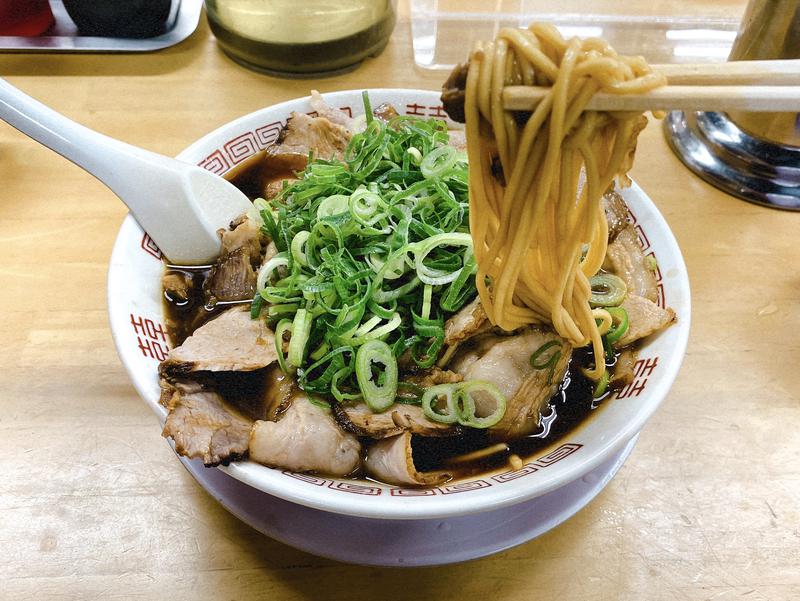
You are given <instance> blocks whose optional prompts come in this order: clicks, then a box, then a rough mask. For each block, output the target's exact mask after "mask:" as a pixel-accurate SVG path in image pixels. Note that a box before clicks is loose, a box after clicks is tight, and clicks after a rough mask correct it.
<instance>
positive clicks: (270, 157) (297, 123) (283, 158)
mask: <svg viewBox="0 0 800 601" xmlns="http://www.w3.org/2000/svg"><path fill="white" fill-rule="evenodd" d="M349 141H350V132H349V131H348V130H347V129H346V128H344V127H343V126H342V125H339V124H338V123H332V122H331V121H330V120H328V119H326V118H325V117H311V116H309V115H306V114H304V113H297V112H294V113H292V115H291V117H289V121H288V122H287V123H286V127H284V128H283V129H282V130H281V133H280V135H279V136H278V140H277V141H276V142H275V144H273V145H272V146H269V147H267V152H266V157H265V159H264V160H265V161H266V164H267V166H268V167H269V168H270V169H272V170H274V171H277V172H286V171H289V172H292V171H295V172H296V171H302V170H303V169H305V168H306V164H307V163H308V155H309V153H311V154H313V155H314V157H315V158H320V159H338V160H342V159H343V158H344V151H345V149H346V148H347V143H348V142H349Z"/></svg>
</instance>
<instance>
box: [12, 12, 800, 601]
mask: <svg viewBox="0 0 800 601" xmlns="http://www.w3.org/2000/svg"><path fill="white" fill-rule="evenodd" d="M654 4H661V5H663V4H665V3H663V2H662V3H654ZM697 4H698V5H711V4H715V5H718V4H720V3H714V2H711V0H708V1H706V2H698V3H697ZM721 4H723V5H725V6H733V5H736V6H737V7H738V8H741V4H742V3H741V2H738V3H733V2H723V3H721ZM401 6H403V4H402V3H401ZM403 14H404V15H406V14H407V13H406V12H404V13H403ZM411 64H412V63H411V47H410V35H409V26H408V20H407V18H406V17H405V16H403V18H402V19H401V21H400V22H399V23H398V27H397V30H396V31H395V34H394V36H393V38H392V41H391V43H390V45H389V47H388V48H387V49H386V51H385V52H384V53H383V54H382V55H381V56H380V57H379V58H377V59H375V60H370V61H368V62H367V63H365V64H364V65H363V66H362V67H360V68H359V69H357V70H356V71H354V72H352V73H350V74H346V75H341V76H337V77H332V78H329V79H321V80H318V81H313V82H310V81H307V80H305V81H304V80H299V81H298V80H284V79H275V78H270V77H265V76H262V75H258V74H255V73H251V72H249V71H246V70H244V69H242V68H240V67H238V66H236V65H234V64H233V63H231V62H230V61H229V60H228V59H227V58H225V57H224V56H223V55H222V54H221V52H220V51H219V49H218V48H217V46H216V44H215V42H214V39H213V37H212V36H211V34H210V33H209V32H208V30H207V27H206V26H205V24H203V25H201V28H200V29H199V30H198V32H197V33H196V34H195V35H194V36H193V37H191V38H190V39H189V40H188V41H187V42H185V43H183V44H181V45H179V46H177V47H176V48H172V49H170V50H167V51H164V52H159V53H156V54H149V55H141V56H112V55H104V56H92V55H41V56H33V55H24V54H23V55H11V54H5V55H0V75H2V76H3V77H6V78H7V79H8V80H9V81H10V82H11V83H12V84H14V85H16V86H18V87H20V88H21V89H23V90H24V91H26V92H28V93H29V94H31V95H33V96H34V97H37V98H39V99H41V100H42V101H43V102H45V103H47V104H49V105H51V106H53V107H54V108H55V109H57V110H59V111H62V112H63V113H65V114H66V115H68V116H70V117H72V118H74V119H76V120H78V121H80V122H82V123H84V124H86V125H88V126H89V127H92V128H95V129H98V130H99V131H102V132H104V133H107V134H109V135H111V136H115V137H119V138H121V139H124V140H126V141H128V142H131V143H133V144H137V145H141V146H144V147H146V148H149V149H152V150H155V151H158V152H162V153H165V154H170V155H174V154H176V153H177V152H179V151H180V150H181V149H182V148H184V147H186V146H187V145H188V144H189V143H190V142H192V141H193V140H195V139H197V138H199V137H200V136H202V135H203V134H205V133H206V132H208V131H210V130H212V129H214V128H215V127H217V126H219V125H221V124H223V123H225V122H227V121H229V120H231V119H233V118H235V117H237V116H239V115H242V114H244V113H248V112H251V111H253V110H255V109H257V108H260V107H262V106H265V105H269V104H272V103H275V102H279V101H282V100H286V99H289V98H294V97H297V96H302V95H305V94H306V93H307V92H308V89H309V88H310V87H311V86H314V87H317V88H319V89H320V90H321V91H323V92H325V91H332V90H338V89H349V88H362V87H377V86H387V87H419V88H431V89H436V88H438V86H439V85H440V83H441V75H440V74H436V73H429V72H423V71H420V70H417V69H415V68H414V67H413V66H411ZM639 146H640V148H639V153H638V155H637V161H636V166H635V167H634V170H633V176H634V178H635V179H636V180H637V181H638V182H639V184H641V186H642V187H643V188H644V189H645V190H646V191H648V192H649V194H650V195H651V197H652V198H653V200H654V201H655V202H656V204H657V205H658V206H659V208H660V210H661V211H662V212H663V214H664V216H665V217H666V219H667V221H668V222H669V224H670V226H671V227H672V229H673V231H674V232H675V235H676V236H677V238H678V242H679V243H680V245H681V247H682V249H683V253H684V256H685V258H686V262H687V265H688V269H689V275H690V279H691V282H692V298H693V311H694V314H693V323H692V333H691V337H690V341H689V349H688V353H687V355H686V360H685V362H684V364H683V368H682V370H681V372H680V375H679V376H678V379H677V381H676V383H675V386H674V387H673V389H672V391H671V393H670V394H669V397H668V398H667V399H666V401H665V402H664V404H663V406H662V407H661V409H660V410H659V411H658V413H657V415H656V416H655V417H654V418H653V419H652V421H651V422H650V423H649V424H648V425H647V427H646V428H645V429H644V431H643V433H642V435H641V438H640V440H639V443H638V445H637V446H636V448H635V450H634V452H633V454H632V455H631V457H630V459H629V460H628V461H627V463H626V464H625V466H624V467H623V468H622V470H621V471H620V472H619V474H618V475H617V477H616V478H615V479H614V480H613V481H612V482H611V483H610V484H609V486H608V487H607V488H606V489H605V490H604V491H603V492H602V493H601V494H600V495H599V496H598V497H597V498H596V499H595V500H593V501H592V502H591V503H590V504H589V505H588V506H587V507H586V508H585V509H584V510H582V511H581V512H580V513H578V514H577V515H576V516H575V517H574V518H572V519H571V520H569V521H568V522H566V523H565V524H563V525H562V526H560V527H558V528H556V529H555V530H553V531H551V532H549V533H547V534H545V535H544V536H542V537H540V538H538V539H537V540H534V541H532V542H530V543H527V544H524V545H522V546H519V547H517V548H514V549H512V550H510V551H506V552H504V553H500V554H498V555H495V556H493V557H490V558H486V559H482V560H478V561H473V562H469V563H466V564H461V565H454V566H449V567H438V568H425V569H407V570H395V569H375V568H363V567H357V566H347V565H343V564H338V563H336V562H332V561H328V560H323V559H319V558H316V557H313V556H310V555H307V554H305V553H302V552H300V551H296V550H294V549H291V548H289V547H286V546H283V545H281V544H280V543H277V542H274V541H272V540H270V539H268V538H266V537H264V536H262V535H260V534H258V533H257V532H255V531H253V530H251V529H250V528H249V527H247V526H246V525H244V524H242V523H240V522H239V521H238V520H237V519H236V518H234V517H232V516H231V515H229V514H228V513H227V512H226V511H225V509H223V508H222V507H221V506H220V505H218V504H217V503H216V502H215V501H214V500H213V499H212V498H211V497H210V496H208V495H207V494H206V493H205V492H204V491H203V490H202V489H201V488H200V487H199V486H198V485H197V484H196V483H195V482H194V480H192V478H191V477H190V476H189V474H188V473H187V472H186V471H185V470H184V469H183V468H182V467H181V465H180V464H179V462H178V461H177V460H176V459H175V457H174V455H173V453H172V451H171V450H170V448H169V446H168V445H167V444H166V443H165V441H164V440H163V439H162V438H161V436H160V431H159V426H158V423H157V420H156V417H155V416H154V415H153V414H152V413H151V412H150V410H149V409H148V408H147V407H146V406H145V404H144V403H143V402H141V401H140V400H139V398H138V397H137V395H136V392H135V391H134V389H133V387H132V386H131V385H130V383H129V381H128V378H127V376H126V374H125V372H124V370H123V368H122V366H121V365H120V363H119V361H118V359H117V355H116V353H115V350H114V346H113V343H112V340H111V334H110V332H109V328H108V324H107V317H106V270H107V264H108V259H109V255H110V252H111V246H112V243H113V241H114V238H115V235H116V232H117V229H118V227H119V224H120V223H121V221H122V219H123V217H124V216H125V208H124V206H123V205H122V204H121V203H120V202H119V201H117V200H116V198H115V197H114V196H113V195H112V194H111V193H110V192H109V191H108V190H107V189H105V188H104V187H103V186H102V185H101V184H99V183H98V182H97V181H95V180H94V179H92V177H90V176H89V175H87V174H85V173H84V172H83V171H81V170H80V169H79V168H77V167H75V166H73V165H72V164H70V163H68V162H67V161H65V160H64V159H62V158H61V157H59V156H57V155H55V154H53V153H51V152H50V151H48V150H46V149H44V148H43V147H41V146H39V145H37V144H36V143H34V142H32V141H31V140H29V139H27V138H25V137H24V136H22V135H21V134H18V133H17V132H16V131H14V130H12V129H11V128H10V127H7V126H5V125H4V124H2V123H0V291H1V292H0V391H2V392H1V393H0V394H2V405H0V407H2V412H0V599H2V600H4V601H5V600H20V599H26V600H27V599H37V600H38V599H103V600H105V599H196V600H223V599H224V600H228V599H237V600H238V599H241V600H249V599H260V598H267V599H277V600H281V601H283V600H286V601H292V600H311V599H314V600H317V599H325V600H328V599H329V600H335V601H338V600H350V599H373V600H374V599H414V600H429V599H464V600H476V601H477V600H485V599H493V600H498V601H500V600H515V601H517V600H519V601H521V600H528V599H559V600H572V599H575V600H586V601H591V600H599V599H623V600H650V599H654V600H662V599H663V600H673V599H675V600H677V599H715V600H718V599H726V600H727V599H747V600H750V601H753V600H756V599H771V600H790V599H800V503H799V500H800V335H799V333H800V269H799V268H798V265H800V244H799V243H798V239H799V238H798V236H799V232H800V214H791V213H785V212H778V211H773V210H769V209H766V208H762V207H758V206H754V205H750V204H747V203H744V202H741V201H738V200H735V199H733V198H731V197H729V196H726V195H725V194H723V193H721V192H719V191H717V190H715V189H714V188H712V187H710V186H708V185H706V184H705V183H703V182H702V181H700V180H699V179H698V178H696V177H694V176H693V175H691V174H690V173H689V172H688V171H687V170H686V169H684V168H683V166H682V165H681V163H680V162H679V161H678V160H677V159H676V158H675V157H674V156H673V155H672V154H671V153H670V151H669V150H668V148H667V146H666V144H665V142H664V139H663V137H662V134H661V129H660V127H659V125H658V124H651V125H650V126H649V127H648V128H647V130H646V131H645V132H644V134H643V135H642V137H641V140H640V145H639Z"/></svg>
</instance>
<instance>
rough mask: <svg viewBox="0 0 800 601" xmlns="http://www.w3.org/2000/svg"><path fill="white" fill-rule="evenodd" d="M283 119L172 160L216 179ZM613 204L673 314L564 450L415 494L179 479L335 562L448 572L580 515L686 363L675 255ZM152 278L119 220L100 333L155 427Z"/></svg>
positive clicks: (190, 465)
mask: <svg viewBox="0 0 800 601" xmlns="http://www.w3.org/2000/svg"><path fill="white" fill-rule="evenodd" d="M369 94H370V98H371V101H372V104H373V106H377V105H379V104H380V103H383V102H388V103H391V104H392V105H394V107H395V108H396V109H397V111H398V112H399V113H400V114H406V115H419V116H425V117H438V118H446V115H445V113H444V112H443V110H442V107H441V103H440V101H439V94H438V93H437V92H431V91H424V90H397V89H375V90H370V91H369ZM324 98H325V100H326V101H327V102H328V104H330V105H331V106H333V107H335V108H339V109H341V110H342V111H344V112H346V113H348V114H350V115H352V116H357V115H359V114H361V113H363V107H362V100H361V90H356V91H343V92H335V93H331V94H327V95H325V96H324ZM293 111H298V112H305V113H311V112H312V108H311V106H310V104H309V99H308V98H301V99H297V100H291V101H288V102H284V103H281V104H277V105H274V106H271V107H267V108H264V109H261V110H258V111H256V112H254V113H251V114H249V115H246V116H244V117H241V118H239V119H236V120H235V121H232V122H230V123H228V124H226V125H224V126H222V127H220V128H219V129H217V130H215V131H213V132H211V133H209V134H208V135H206V136H204V137H203V138H202V139H200V140H198V141H197V142H195V143H194V144H192V145H191V146H189V147H188V148H187V149H186V150H184V151H183V152H182V153H181V154H180V155H179V156H178V158H179V159H182V160H184V161H187V162H191V163H194V164H197V165H200V166H202V167H204V168H206V169H208V170H209V171H212V172H214V173H218V174H220V175H224V174H225V173H226V172H228V171H230V170H231V169H233V168H234V167H236V165H238V164H240V163H241V162H242V161H244V160H245V159H247V158H248V157H250V156H252V155H253V154H255V153H257V152H259V151H260V150H262V149H263V148H265V147H267V146H268V145H270V144H271V143H273V142H274V141H275V140H276V139H277V137H278V134H279V132H280V130H281V128H282V127H283V125H284V124H285V123H286V120H287V118H288V117H289V116H290V114H291V113H292V112H293ZM451 125H452V126H454V127H456V124H452V123H451ZM622 195H623V197H624V198H625V200H626V201H627V203H628V205H629V207H630V213H631V216H630V217H631V221H632V222H633V224H634V227H635V228H636V231H637V232H638V235H639V240H640V242H641V244H642V247H643V249H644V252H645V254H646V255H652V256H653V257H655V259H656V261H657V265H658V270H657V273H656V277H657V280H658V291H659V299H658V302H659V304H662V305H668V306H670V307H672V308H673V309H674V310H675V312H676V314H677V316H678V319H677V322H676V323H675V324H673V325H672V326H670V327H669V328H667V329H666V330H664V331H663V332H661V333H659V334H658V335H656V336H653V337H651V338H649V339H648V340H647V341H646V342H645V344H644V345H643V346H642V347H641V348H640V350H639V353H638V360H637V362H636V367H635V370H634V374H635V377H634V379H633V382H631V384H629V385H628V386H626V387H625V388H624V389H622V390H620V391H618V392H616V393H614V395H613V396H612V397H610V398H608V399H606V400H604V401H603V403H602V405H601V407H600V408H598V409H597V410H595V411H593V413H592V415H591V416H590V417H589V418H588V419H587V420H585V421H584V422H583V423H582V424H580V425H579V426H578V427H577V428H575V429H573V430H571V431H570V432H569V433H568V434H566V435H565V436H564V437H562V438H561V439H558V440H554V441H553V442H552V443H551V444H550V446H549V447H546V448H544V449H542V450H540V451H538V452H537V453H536V454H535V455H533V456H530V457H526V458H524V459H523V466H522V467H521V468H520V469H510V468H507V467H506V468H501V469H498V470H495V471H493V472H486V473H482V474H480V475H478V476H473V477H469V478H466V479H463V480H457V481H451V482H448V483H446V484H443V485H441V486H438V487H435V488H427V489H417V488H402V487H398V486H390V485H385V484H380V483H377V482H372V481H356V480H348V479H337V478H330V477H326V476H322V475H315V474H300V473H293V472H291V471H288V470H282V469H273V468H269V467H265V466H263V465H259V464H257V463H253V462H249V461H242V462H238V463H233V464H231V465H229V466H227V467H219V468H205V467H203V466H202V464H198V463H197V462H196V461H187V460H185V459H181V460H182V461H183V463H184V465H185V466H186V467H187V469H189V471H190V472H191V473H192V474H193V475H194V476H195V478H197V479H198V481H199V482H200V483H201V485H203V486H204V487H205V488H206V489H207V490H209V492H210V493H211V494H212V495H213V496H214V497H215V498H217V499H218V500H219V501H220V502H222V503H223V505H225V506H226V507H228V508H229V509H230V510H231V511H232V512H233V513H235V514H236V515H238V516H239V517H241V518H242V519H244V520H245V521H247V522H248V523H250V524H251V525H253V526H254V527H256V528H258V529H259V530H261V531H262V532H265V533H267V534H269V535H270V536H273V537H274V538H277V539H279V540H283V541H285V542H288V543H289V544H292V545H294V546H297V547H300V548H302V549H305V550H308V551H311V552H314V553H317V554H320V555H327V556H330V557H334V558H336V559H342V560H346V561H354V562H359V563H373V564H390V565H397V564H404V565H411V564H434V563H446V562H449V561H459V560H464V559H469V558H473V557H477V556H480V555H485V554H487V553H491V552H493V551H497V550H500V549H503V548H506V547H508V546H512V545H514V544H518V543H520V542H524V541H525V540H527V539H530V538H532V537H534V536H536V535H538V534H540V533H541V532H544V531H545V530H547V529H548V528H551V527H553V526H555V525H556V524H558V523H559V522H561V521H563V520H564V519H566V518H567V517H569V516H570V515H572V514H573V513H575V512H576V511H578V510H579V509H580V508H581V507H583V505H585V504H586V503H588V501H589V500H590V499H591V498H592V497H593V496H594V495H595V494H597V492H599V490H600V489H602V487H603V486H605V484H606V483H607V482H608V481H609V480H610V478H611V477H612V476H613V474H614V473H615V472H616V470H617V469H619V467H620V465H621V464H622V462H623V461H624V459H625V457H626V456H627V454H628V453H629V452H630V450H631V449H632V447H633V444H634V443H635V440H636V437H637V435H638V433H639V432H640V430H641V429H642V427H643V426H644V424H645V422H646V421H647V420H648V419H649V418H650V416H651V415H653V413H654V412H655V411H656V409H657V408H658V406H659V404H660V403H661V401H662V400H663V399H664V398H665V397H666V395H667V393H668V391H669V389H670V386H671V385H672V382H673V381H674V379H675V377H676V375H677V373H678V369H679V367H680V364H681V361H682V359H683V355H684V352H685V349H686V342H687V338H688V334H689V321H690V297H689V282H688V278H687V275H686V267H685V265H684V262H683V258H682V256H681V253H680V249H679V248H678V245H677V243H676V241H675V238H674V236H673V235H672V233H671V232H670V230H669V227H668V226H667V223H666V222H665V220H664V218H663V217H662V216H661V214H660V213H659V212H658V210H657V209H656V207H655V205H654V204H653V203H652V201H651V200H650V199H649V198H648V197H647V195H646V194H645V193H644V191H642V190H641V189H640V188H639V187H638V186H637V185H636V184H634V185H632V186H631V187H630V188H627V189H625V190H623V191H622ZM162 270H163V263H162V256H161V252H160V251H159V249H158V248H157V246H156V245H155V244H154V243H153V241H152V240H151V239H150V238H149V236H148V235H147V233H146V232H144V231H143V230H142V229H141V227H140V226H139V225H138V223H137V222H136V221H135V220H134V219H133V217H132V216H130V215H129V216H128V217H127V218H126V219H125V221H124V222H123V224H122V226H121V228H120V231H119V234H118V237H117V240H116V243H115V246H114V251H113V255H112V258H111V264H110V268H109V279H108V298H109V315H110V323H111V329H112V333H113V336H114V340H115V344H116V346H117V351H118V353H119V356H120V359H121V360H122V363H123V365H124V366H125V368H126V370H127V371H128V374H129V375H130V378H131V381H132V382H133V385H134V386H135V387H136V390H137V391H138V392H139V394H140V395H141V397H142V398H143V399H144V401H145V402H146V403H147V404H148V405H149V406H150V408H151V409H152V410H153V412H154V413H155V414H156V415H157V416H158V419H159V420H160V421H161V422H162V424H163V422H164V420H165V418H166V410H165V408H164V407H162V406H161V405H160V404H159V402H158V400H159V393H160V391H159V385H158V364H159V361H161V360H163V359H164V358H165V357H166V355H167V353H168V352H169V340H168V337H167V334H166V327H165V315H164V306H163V304H162V298H163V296H162V289H161V275H162ZM155 427H157V426H156V424H154V428H155ZM388 540H391V541H392V542H391V543H388V542H387V541H388ZM332 541H335V544H332ZM434 541H435V543H434Z"/></svg>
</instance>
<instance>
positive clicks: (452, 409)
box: [422, 384, 458, 424]
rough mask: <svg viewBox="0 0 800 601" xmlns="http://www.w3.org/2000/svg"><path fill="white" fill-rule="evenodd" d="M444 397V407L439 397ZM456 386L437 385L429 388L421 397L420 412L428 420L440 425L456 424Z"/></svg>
mask: <svg viewBox="0 0 800 601" xmlns="http://www.w3.org/2000/svg"><path fill="white" fill-rule="evenodd" d="M442 396H444V397H445V401H444V407H441V408H440V406H441V405H442V403H441V401H440V397H442ZM455 397H456V385H455V384H438V385H436V386H431V387H430V388H428V389H427V390H426V391H425V394H423V395H422V412H423V413H424V414H425V417H427V418H428V419H430V420H433V421H435V422H439V423H441V424H455V423H456V422H458V409H457V407H456V398H455Z"/></svg>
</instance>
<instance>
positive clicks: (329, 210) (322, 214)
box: [317, 194, 350, 219]
mask: <svg viewBox="0 0 800 601" xmlns="http://www.w3.org/2000/svg"><path fill="white" fill-rule="evenodd" d="M349 202H350V197H349V196H347V195H345V194H333V195H331V196H328V197H327V198H325V199H324V200H323V201H322V202H321V203H319V206H318V207H317V219H325V218H326V217H333V216H334V215H341V214H343V213H347V211H348V204H349Z"/></svg>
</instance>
